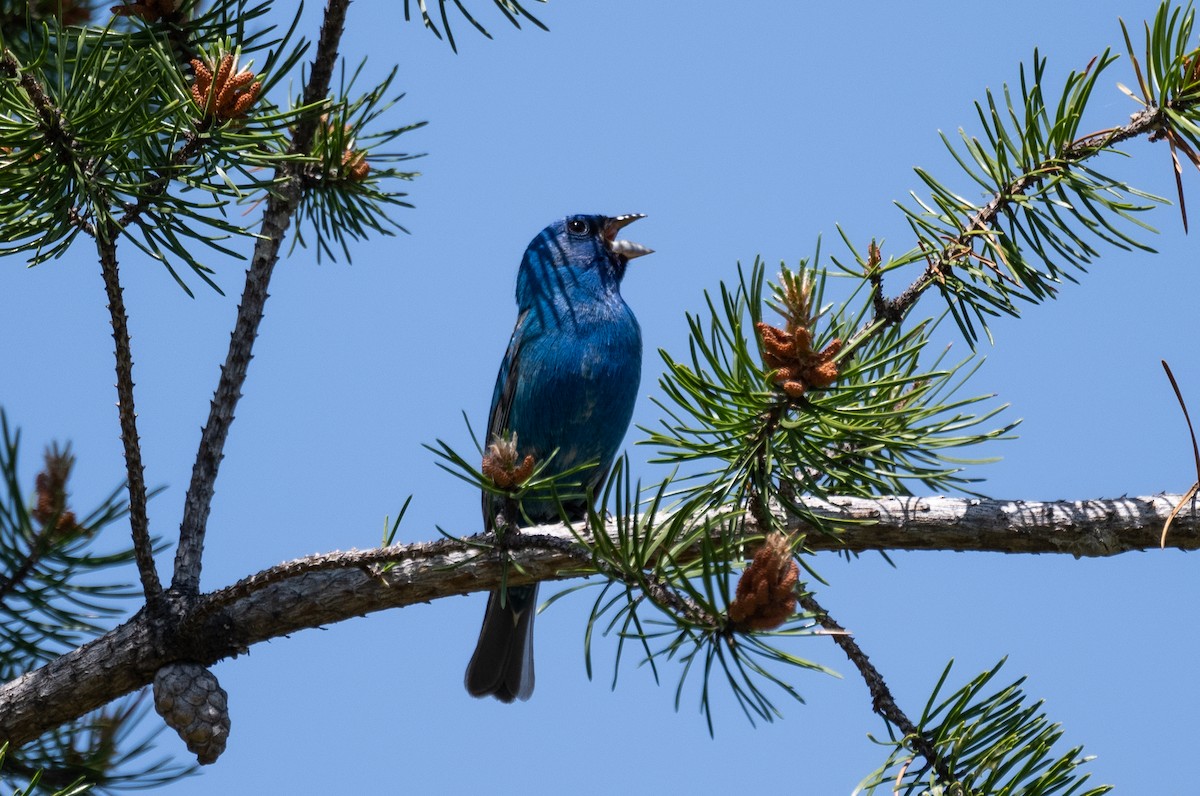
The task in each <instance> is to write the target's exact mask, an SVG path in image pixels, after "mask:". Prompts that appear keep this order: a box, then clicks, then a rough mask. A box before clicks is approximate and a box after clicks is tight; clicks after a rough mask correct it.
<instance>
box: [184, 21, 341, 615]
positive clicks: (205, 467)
mask: <svg viewBox="0 0 1200 796" xmlns="http://www.w3.org/2000/svg"><path fill="white" fill-rule="evenodd" d="M349 4H350V0H330V2H329V4H328V6H326V8H325V19H324V22H323V23H322V25H321V35H320V39H319V41H318V43H317V50H316V56H315V59H314V61H313V65H312V72H311V74H310V75H309V79H308V84H307V85H306V86H305V89H304V104H305V105H315V104H316V103H317V102H319V101H320V100H322V99H323V98H325V97H326V96H327V95H328V93H329V84H330V80H331V79H332V76H333V68H334V65H335V64H336V62H337V57H338V43H339V42H340V40H341V36H342V30H343V28H344V26H345V22H346V9H347V7H348V6H349ZM320 116H321V112H320V110H319V109H317V108H313V109H312V110H310V111H309V112H308V113H306V114H305V115H304V116H303V117H302V118H301V119H300V121H299V122H298V123H297V124H296V126H295V128H294V131H293V133H292V143H291V147H290V149H289V152H290V153H291V154H303V153H307V152H308V151H309V150H310V149H311V148H312V141H313V136H314V134H315V131H316V128H317V125H318V124H319V122H320ZM279 176H280V177H282V178H283V179H282V180H280V184H279V186H278V189H277V191H273V192H272V193H271V194H270V196H269V197H268V198H267V205H266V209H265V210H264V212H263V221H262V231H261V237H260V238H259V239H258V241H257V243H256V244H255V247H254V256H253V258H252V260H251V263H250V268H249V270H247V272H246V284H245V287H244V288H243V291H242V300H241V302H240V303H239V304H238V314H237V320H236V321H235V322H234V329H233V334H232V337H231V339H230V341H229V353H228V354H227V356H226V358H225V364H224V365H223V366H222V368H221V378H220V380H219V382H218V383H217V389H216V391H215V393H214V395H213V400H212V405H211V408H210V411H209V415H208V422H207V423H206V424H205V426H204V430H203V431H202V432H201V435H200V446H199V450H198V451H197V452H196V463H195V465H194V466H193V468H192V479H191V483H190V484H189V485H188V492H187V497H186V498H185V500H184V510H183V521H182V523H181V524H180V528H179V547H178V549H177V550H176V555H175V574H174V577H173V578H172V581H171V588H172V590H174V591H178V592H180V593H182V594H188V595H191V594H196V593H198V592H199V590H200V569H201V564H202V561H201V559H202V556H203V552H204V533H205V529H206V527H207V524H208V514H209V511H210V509H211V507H212V497H213V491H214V488H215V484H216V480H217V470H218V468H219V467H220V463H221V459H222V457H223V456H224V448H225V440H226V438H227V437H228V435H229V426H230V425H231V424H232V423H233V417H234V410H235V408H236V407H237V402H238V399H239V398H241V395H242V385H243V384H245V382H246V371H247V368H248V367H249V365H250V358H251V352H252V350H253V347H254V341H255V339H256V338H257V336H258V327H259V324H260V323H261V322H262V318H263V308H264V306H265V305H266V301H267V295H268V294H267V287H268V286H269V284H270V281H271V274H272V272H273V271H274V269H275V264H276V262H278V260H279V248H280V245H281V244H282V242H283V238H284V235H285V234H286V233H287V229H288V226H289V225H290V224H291V218H292V215H293V214H294V213H295V212H296V209H297V207H298V206H299V204H300V199H301V197H302V195H303V190H304V188H303V184H302V180H301V177H300V174H299V169H298V167H297V166H296V165H295V164H293V163H292V162H285V163H283V164H282V165H280V167H279Z"/></svg>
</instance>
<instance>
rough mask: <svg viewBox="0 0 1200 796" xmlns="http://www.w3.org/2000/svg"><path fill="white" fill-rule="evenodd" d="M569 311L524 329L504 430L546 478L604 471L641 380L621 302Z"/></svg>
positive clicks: (635, 340)
mask: <svg viewBox="0 0 1200 796" xmlns="http://www.w3.org/2000/svg"><path fill="white" fill-rule="evenodd" d="M613 298H614V299H615V300H614V301H612V302H610V303H607V304H606V305H604V306H601V307H595V306H592V307H587V308H586V311H580V308H578V307H576V308H575V310H576V311H575V312H574V313H573V314H572V315H571V316H570V319H569V320H565V321H564V322H561V323H551V324H542V323H536V322H535V321H536V318H535V317H534V316H533V315H529V316H526V317H527V318H528V319H531V321H530V323H528V324H527V327H526V329H524V330H523V331H524V338H523V339H522V341H521V351H520V354H519V366H518V368H517V372H516V373H515V374H511V375H514V376H515V377H516V379H517V381H516V384H515V385H514V391H513V401H512V407H511V409H510V410H509V419H508V427H509V430H510V431H515V432H516V433H517V438H518V445H519V448H520V450H521V452H522V454H525V453H532V454H533V456H534V457H535V458H536V459H538V460H539V461H542V460H544V459H545V457H547V456H549V455H550V453H552V452H553V451H554V450H556V449H557V450H558V455H557V456H556V457H555V459H554V461H553V463H552V465H551V471H552V472H563V471H565V470H568V469H570V468H572V467H575V466H578V465H581V464H586V463H587V462H597V463H598V467H597V471H596V475H595V476H594V478H593V479H589V485H593V486H594V485H595V484H594V483H592V482H593V481H594V480H595V478H598V477H599V476H600V475H602V474H603V473H604V472H606V471H607V470H608V469H609V467H610V466H611V465H612V462H613V459H614V458H615V457H616V453H617V449H618V448H619V447H620V445H621V440H622V438H623V437H624V436H625V430H626V429H627V428H628V427H629V421H630V418H631V417H632V415H633V406H634V403H635V400H636V398H637V391H638V385H639V383H640V380H641V362H642V337H641V330H640V329H639V328H638V324H637V321H636V320H635V319H634V317H633V313H632V312H631V311H630V310H629V307H628V306H626V304H625V302H624V301H623V300H621V298H620V296H614V297H613Z"/></svg>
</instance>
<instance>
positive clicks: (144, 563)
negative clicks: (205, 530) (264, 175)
mask: <svg viewBox="0 0 1200 796" xmlns="http://www.w3.org/2000/svg"><path fill="white" fill-rule="evenodd" d="M99 232H100V234H99V235H98V236H97V238H96V248H97V249H98V251H99V253H100V271H101V273H102V275H103V276H104V291H105V293H106V294H107V295H108V312H109V316H110V317H111V320H112V335H113V342H114V343H115V345H116V348H115V350H114V353H115V355H116V369H117V415H118V417H119V418H120V424H121V443H122V444H123V445H124V447H125V476H126V480H127V483H128V489H129V527H130V530H131V531H132V533H133V551H134V557H135V559H136V561H137V568H138V577H139V578H140V579H141V581H142V592H143V593H144V594H145V595H146V601H147V602H153V601H154V600H157V599H158V597H159V596H160V595H161V594H162V583H161V582H160V581H159V578H158V570H157V569H156V568H155V566H154V543H153V542H151V540H150V520H149V518H148V517H147V515H146V479H145V473H144V469H145V468H144V467H143V465H142V448H141V442H140V440H139V438H138V430H137V411H136V410H135V409H134V403H133V352H132V350H131V348H130V346H129V322H128V317H127V316H126V314H125V299H124V296H123V291H122V289H121V281H120V278H119V275H118V271H117V244H116V241H115V240H113V239H112V238H111V237H110V236H109V233H108V230H106V229H103V228H102V229H101V230H99Z"/></svg>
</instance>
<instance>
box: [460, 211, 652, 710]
mask: <svg viewBox="0 0 1200 796" xmlns="http://www.w3.org/2000/svg"><path fill="white" fill-rule="evenodd" d="M639 218H643V216H642V215H624V216H616V217H615V218H609V217H606V216H599V215H578V216H568V217H566V218H563V219H560V220H559V221H556V222H554V223H553V224H551V225H550V226H548V227H546V228H545V229H544V230H542V231H541V232H540V233H539V234H538V236H537V237H536V238H534V239H533V241H532V242H530V244H529V247H528V248H526V249H525V257H524V258H523V259H522V260H521V268H520V270H519V271H518V273H517V308H518V315H517V325H516V328H515V329H513V334H512V339H511V340H510V341H509V343H508V350H507V351H506V352H505V354H504V359H503V360H502V361H501V363H500V373H499V375H498V376H497V377H496V389H495V391H494V392H493V394H492V408H491V413H490V415H489V417H488V432H487V433H488V440H489V441H493V440H495V439H497V438H499V437H507V436H508V435H510V434H516V440H517V454H518V456H519V457H520V458H524V457H525V456H526V455H532V456H533V457H534V459H535V460H536V461H537V462H539V463H541V462H546V461H547V460H548V459H549V465H548V469H547V470H546V471H545V474H546V475H553V474H555V473H562V472H565V471H567V470H569V469H571V468H573V467H577V466H580V465H586V464H592V465H594V468H593V469H591V470H587V471H585V472H584V474H583V476H582V480H583V486H584V488H585V489H587V490H590V489H594V488H595V487H597V486H599V485H601V484H603V483H604V480H605V478H606V477H607V475H608V471H609V469H610V468H611V467H612V463H613V459H614V458H615V457H616V455H617V448H618V447H619V446H620V444H621V440H622V439H623V438H624V437H625V431H626V430H627V429H628V428H629V420H630V417H632V415H633V404H634V400H635V398H636V397H637V390H638V382H639V381H640V379H641V371H642V333H641V329H640V328H639V327H638V323H637V319H636V318H634V317H633V312H632V310H630V309H629V306H628V305H627V304H626V303H625V300H624V299H623V298H621V279H622V278H623V277H624V276H625V267H626V265H627V264H628V263H629V261H630V260H631V259H633V258H634V257H641V256H642V255H645V254H650V253H651V250H650V249H647V248H646V247H644V246H639V245H638V244H636V243H630V242H629V241H624V240H617V239H616V235H617V232H618V231H620V229H621V228H622V227H624V226H626V225H627V224H630V223H632V222H634V221H636V220H637V219H639ZM555 451H557V453H555ZM551 454H555V455H554V458H553V459H550V455H551ZM518 460H520V459H518ZM564 508H565V509H566V512H567V516H568V517H569V518H571V519H572V520H578V519H582V518H583V517H584V516H585V515H586V512H587V508H588V507H587V505H586V503H585V502H584V501H582V500H579V501H575V502H574V503H568V504H566V505H564ZM522 509H523V510H524V511H525V513H526V514H527V515H528V516H529V518H530V519H531V520H533V521H535V522H555V521H557V520H558V519H559V515H558V509H557V507H556V506H555V504H554V503H553V502H552V501H532V502H531V501H525V502H524V503H523V505H522ZM499 510H500V503H499V501H498V500H496V499H495V498H493V497H491V496H489V495H488V494H486V493H485V494H484V497H483V523H484V527H485V528H486V529H487V530H489V531H491V530H494V529H495V521H496V514H497V512H498V511H499ZM536 603H537V585H536V584H535V585H532V586H512V587H509V588H508V589H507V590H506V591H505V590H497V591H494V592H492V593H491V596H490V597H489V598H488V605H487V613H485V614H484V617H483V628H482V629H481V630H480V631H479V641H478V643H477V644H476V647H475V654H474V655H472V656H471V662H470V664H468V665H467V674H466V677H465V684H466V687H467V691H468V692H469V693H470V694H471V695H472V696H477V697H483V696H494V697H496V698H497V699H499V700H500V701H501V702H512V701H513V700H514V699H529V696H530V695H531V694H532V693H533V615H534V610H535V608H536Z"/></svg>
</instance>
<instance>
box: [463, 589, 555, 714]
mask: <svg viewBox="0 0 1200 796" xmlns="http://www.w3.org/2000/svg"><path fill="white" fill-rule="evenodd" d="M502 594H503V592H502V591H494V592H492V594H491V596H490V597H488V604H487V613H485V614H484V615H483V627H482V628H481V629H480V631H479V642H478V643H477V644H476V645H475V654H474V655H472V656H471V662H470V663H469V664H467V675H466V677H465V678H464V679H463V681H464V683H465V685H466V686H467V692H468V693H469V694H471V696H476V697H484V696H494V697H496V699H499V700H500V701H501V702H512V701H513V700H514V699H521V700H525V699H529V697H530V695H531V694H533V615H534V612H535V609H536V608H537V584H534V585H532V586H511V587H509V589H508V593H507V594H506V595H503V596H504V599H503V601H502V600H501V596H502ZM501 602H503V605H501Z"/></svg>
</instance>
